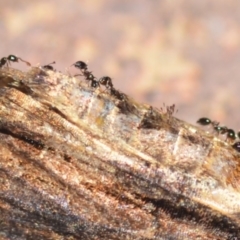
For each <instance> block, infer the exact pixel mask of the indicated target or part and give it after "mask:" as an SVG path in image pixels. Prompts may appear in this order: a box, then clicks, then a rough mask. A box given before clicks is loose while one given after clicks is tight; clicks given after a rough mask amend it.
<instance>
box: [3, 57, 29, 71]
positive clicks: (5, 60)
mask: <svg viewBox="0 0 240 240" xmlns="http://www.w3.org/2000/svg"><path fill="white" fill-rule="evenodd" d="M18 60H20V61H22V62H25V63H26V64H27V65H28V66H31V64H30V63H29V62H27V61H25V60H23V59H22V58H20V57H16V56H15V55H9V56H8V57H3V58H2V59H1V60H0V68H1V67H3V66H4V65H5V64H6V65H7V66H8V65H10V62H18Z"/></svg>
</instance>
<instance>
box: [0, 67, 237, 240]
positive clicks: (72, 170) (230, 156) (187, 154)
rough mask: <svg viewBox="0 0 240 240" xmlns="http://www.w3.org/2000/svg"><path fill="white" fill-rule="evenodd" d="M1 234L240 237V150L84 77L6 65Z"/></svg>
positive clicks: (1, 78)
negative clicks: (97, 85)
mask: <svg viewBox="0 0 240 240" xmlns="http://www.w3.org/2000/svg"><path fill="white" fill-rule="evenodd" d="M0 102H1V104H0V141H1V144H0V155H1V157H0V236H1V239H174V240H175V239H240V190H239V188H240V155H239V153H238V152H237V151H235V150H234V149H233V148H232V147H231V145H228V144H227V143H225V142H223V141H221V140H220V139H218V138H216V136H215V137H214V136H212V135H211V134H209V133H206V132H204V131H202V130H200V129H199V128H197V127H195V126H192V125H190V124H187V123H185V122H183V121H180V120H178V119H176V118H174V117H172V114H171V110H172V109H169V108H168V109H167V110H166V111H163V110H159V111H158V110H156V109H153V108H151V107H149V106H146V105H141V104H138V103H135V102H134V101H133V100H131V99H129V97H127V96H125V97H124V100H119V99H116V97H114V96H111V95H110V94H109V93H108V92H107V91H104V90H103V89H100V88H97V89H94V88H91V87H89V84H88V83H87V82H86V81H84V79H77V78H72V77H69V76H66V75H63V74H61V73H59V72H54V71H47V72H46V71H45V70H43V69H41V68H31V69H30V71H29V72H26V73H24V72H20V71H18V70H16V69H11V68H2V69H0Z"/></svg>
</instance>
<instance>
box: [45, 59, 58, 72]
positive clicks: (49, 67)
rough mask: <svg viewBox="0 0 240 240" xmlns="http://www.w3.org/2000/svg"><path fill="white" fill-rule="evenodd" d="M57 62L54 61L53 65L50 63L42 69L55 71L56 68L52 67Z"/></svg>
mask: <svg viewBox="0 0 240 240" xmlns="http://www.w3.org/2000/svg"><path fill="white" fill-rule="evenodd" d="M55 63H56V62H55V61H54V62H52V63H49V64H47V65H44V66H42V68H44V69H45V70H50V71H54V68H53V66H51V65H52V64H55Z"/></svg>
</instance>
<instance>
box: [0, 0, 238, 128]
mask: <svg viewBox="0 0 240 240" xmlns="http://www.w3.org/2000/svg"><path fill="white" fill-rule="evenodd" d="M239 20H240V2H239V1H238V0H235V1H231V0H228V1H221V0H212V1H206V0H201V1H192V0H179V1H170V0H161V1H144V0H131V1H129V0H122V1H119V0H97V1H96V0H94V1H93V0H92V1H91V0H81V1H76V0H67V1H66V0H55V1H54V0H41V1H40V0H34V1H32V0H31V1H30V0H18V1H16V0H8V1H3V0H1V1H0V39H1V44H0V57H4V56H8V55H9V54H15V55H17V56H20V57H22V58H23V59H26V60H27V61H30V62H31V63H32V64H33V65H36V64H41V65H45V64H48V63H50V62H52V61H54V60H55V61H56V62H57V64H56V65H55V67H56V68H57V69H58V70H60V71H62V72H65V71H67V68H68V67H69V66H70V65H71V64H72V63H74V62H75V61H77V60H83V61H86V62H88V64H89V69H90V70H92V71H93V73H94V74H95V75H96V76H97V77H101V76H103V75H109V76H111V77H112V78H113V81H114V84H115V87H116V88H118V89H119V90H121V91H124V92H126V93H128V94H129V95H131V96H132V97H134V98H135V99H136V100H138V101H141V102H146V103H149V104H151V105H153V106H155V107H159V108H160V107H161V106H162V104H163V103H165V104H167V105H171V104H173V103H175V104H176V105H177V109H178V113H177V114H176V116H177V117H178V118H181V119H184V120H186V121H188V122H191V123H195V122H196V120H197V119H198V118H199V117H203V116H207V117H210V118H211V119H214V120H218V121H220V122H222V123H225V124H227V126H228V127H233V128H235V129H238V128H239V129H240V115H239V107H240V97H239V94H240V88H239V86H240V21H239ZM14 66H15V67H16V68H20V69H26V68H27V67H26V66H25V65H24V64H23V63H20V64H14ZM68 71H70V72H71V73H76V69H74V68H73V67H71V68H69V70H68Z"/></svg>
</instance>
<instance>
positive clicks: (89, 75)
mask: <svg viewBox="0 0 240 240" xmlns="http://www.w3.org/2000/svg"><path fill="white" fill-rule="evenodd" d="M73 65H74V67H76V68H78V69H80V71H81V72H82V74H83V76H84V77H85V79H86V80H88V81H91V87H93V88H97V87H98V86H99V82H98V81H97V78H96V77H95V76H94V75H93V74H92V72H89V71H88V66H87V64H86V63H85V62H83V61H77V62H75V63H74V64H73ZM75 76H79V74H77V75H75Z"/></svg>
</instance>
